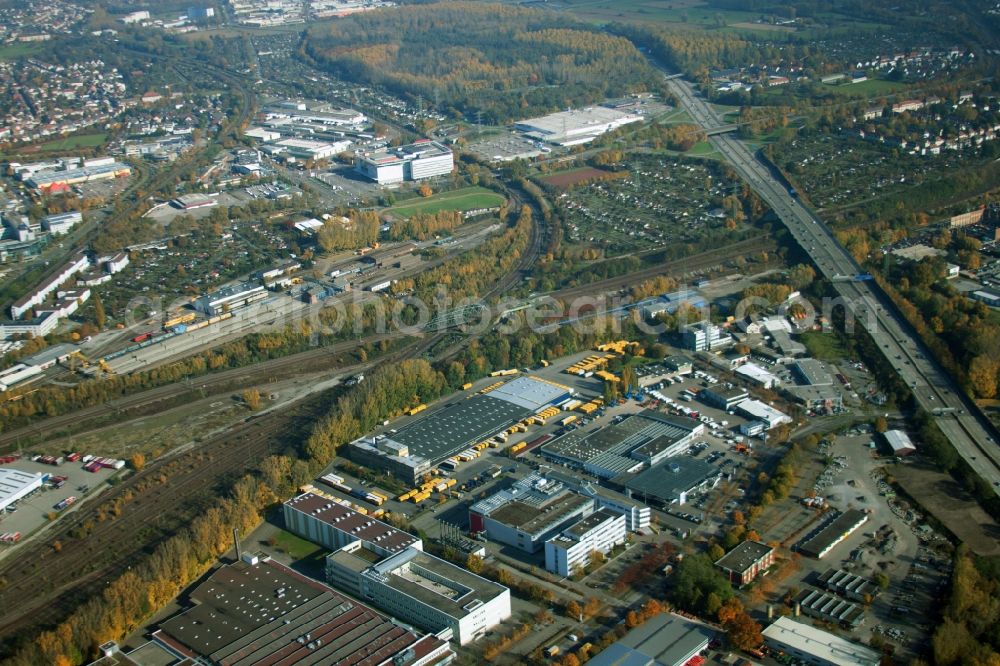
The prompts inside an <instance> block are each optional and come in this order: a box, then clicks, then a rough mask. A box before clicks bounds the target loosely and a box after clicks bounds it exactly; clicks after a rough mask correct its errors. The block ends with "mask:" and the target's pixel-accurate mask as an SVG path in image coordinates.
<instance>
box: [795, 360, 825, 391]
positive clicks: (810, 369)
mask: <svg viewBox="0 0 1000 666" xmlns="http://www.w3.org/2000/svg"><path fill="white" fill-rule="evenodd" d="M793 367H794V368H795V370H796V371H797V372H798V374H799V378H800V379H801V380H802V381H803V382H804V383H805V384H806V385H808V386H827V385H830V384H833V376H832V375H831V374H830V373H829V371H828V370H827V369H826V366H825V365H823V364H822V363H821V362H820V361H817V360H816V359H814V358H803V359H799V360H798V361H796V362H795V365H794V366H793Z"/></svg>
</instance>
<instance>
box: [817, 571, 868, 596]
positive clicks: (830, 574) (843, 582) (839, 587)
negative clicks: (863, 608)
mask: <svg viewBox="0 0 1000 666" xmlns="http://www.w3.org/2000/svg"><path fill="white" fill-rule="evenodd" d="M817 583H818V585H819V586H820V587H822V588H823V589H824V590H829V591H830V592H833V593H834V594H839V595H840V596H842V597H844V598H845V599H850V600H852V601H859V602H861V603H868V602H869V601H870V600H871V599H874V598H875V597H877V596H878V595H879V593H880V591H881V590H879V588H878V586H877V585H876V584H875V583H873V582H871V581H870V580H868V579H867V578H864V577H862V576H859V575H857V574H853V573H851V572H849V571H844V570H843V569H828V570H827V571H826V572H825V573H823V575H822V576H820V577H819V580H818V581H817Z"/></svg>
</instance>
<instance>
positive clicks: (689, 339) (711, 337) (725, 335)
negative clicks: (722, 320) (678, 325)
mask: <svg viewBox="0 0 1000 666" xmlns="http://www.w3.org/2000/svg"><path fill="white" fill-rule="evenodd" d="M681 344H682V345H683V346H684V348H685V349H690V350H691V351H715V350H716V349H722V348H723V347H728V346H729V345H731V344H733V336H731V335H730V334H729V332H728V331H726V330H724V329H722V328H720V327H718V326H716V325H715V324H713V323H712V322H710V321H707V320H705V321H700V322H698V323H696V324H691V325H689V326H685V327H684V328H682V329H681Z"/></svg>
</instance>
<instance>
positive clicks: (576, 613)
mask: <svg viewBox="0 0 1000 666" xmlns="http://www.w3.org/2000/svg"><path fill="white" fill-rule="evenodd" d="M564 610H565V613H566V617H568V618H572V619H574V620H579V619H580V617H581V616H582V615H583V609H582V608H580V604H578V603H576V601H573V600H572V599H571V600H570V601H569V603H567V604H566V608H565V609H564Z"/></svg>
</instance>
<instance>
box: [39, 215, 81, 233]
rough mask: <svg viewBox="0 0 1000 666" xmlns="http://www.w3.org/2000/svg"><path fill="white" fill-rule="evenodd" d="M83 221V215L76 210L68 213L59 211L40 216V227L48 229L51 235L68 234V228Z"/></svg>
mask: <svg viewBox="0 0 1000 666" xmlns="http://www.w3.org/2000/svg"><path fill="white" fill-rule="evenodd" d="M81 222H83V215H82V214H81V213H78V212H76V211H72V212H69V213H59V214H57V215H49V216H47V217H43V218H42V229H44V230H46V231H48V232H49V233H50V234H52V235H53V236H61V235H63V234H68V233H69V230H70V229H72V228H73V227H74V226H76V225H77V224H80V223H81Z"/></svg>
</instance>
